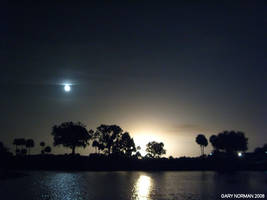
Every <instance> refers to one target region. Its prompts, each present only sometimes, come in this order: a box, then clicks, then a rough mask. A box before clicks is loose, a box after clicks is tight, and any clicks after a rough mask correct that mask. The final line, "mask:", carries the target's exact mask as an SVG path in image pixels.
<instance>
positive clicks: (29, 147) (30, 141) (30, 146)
mask: <svg viewBox="0 0 267 200" xmlns="http://www.w3.org/2000/svg"><path fill="white" fill-rule="evenodd" d="M26 147H27V148H28V152H29V154H30V153H31V148H33V147H34V140H33V139H28V140H27V141H26Z"/></svg>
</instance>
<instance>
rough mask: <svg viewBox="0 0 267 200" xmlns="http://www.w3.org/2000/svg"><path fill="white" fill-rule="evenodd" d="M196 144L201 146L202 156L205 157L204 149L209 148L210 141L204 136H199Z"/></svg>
mask: <svg viewBox="0 0 267 200" xmlns="http://www.w3.org/2000/svg"><path fill="white" fill-rule="evenodd" d="M196 143H197V144H198V145H199V146H200V152H201V156H203V155H204V148H205V147H206V146H208V140H207V138H206V137H205V135H203V134H199V135H198V136H197V137H196Z"/></svg>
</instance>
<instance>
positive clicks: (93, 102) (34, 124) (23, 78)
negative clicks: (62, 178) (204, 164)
mask: <svg viewBox="0 0 267 200" xmlns="http://www.w3.org/2000/svg"><path fill="white" fill-rule="evenodd" d="M61 2H62V1H61ZM126 2H127V1H124V3H121V2H118V1H114V2H113V3H111V2H108V1H106V2H103V3H91V4H89V3H87V4H84V3H76V4H74V3H72V4H71V3H67V2H64V3H42V4H41V3H35V4H29V3H28V4H26V3H13V4H9V5H8V8H7V9H3V10H2V14H1V15H2V20H1V29H0V31H1V32H0V34H1V35H0V36H1V60H2V61H1V65H0V67H1V74H0V78H1V79H0V89H1V98H0V109H1V115H0V123H1V124H0V125H1V133H0V140H1V141H3V142H4V143H5V144H6V145H7V146H9V147H11V146H12V145H11V144H12V140H13V139H14V138H15V137H25V138H33V139H34V140H35V141H36V143H38V144H39V142H40V141H42V140H44V141H46V142H47V143H48V144H52V137H51V136H50V133H51V127H52V126H53V125H54V124H58V123H61V122H64V121H70V120H72V121H81V122H83V123H84V124H86V125H87V127H88V129H89V128H92V129H95V128H96V127H97V126H98V125H100V124H101V123H107V124H114V123H115V124H118V125H120V126H121V127H122V128H123V129H124V130H125V131H129V132H130V134H131V135H132V136H134V138H135V139H136V143H137V144H138V145H141V146H142V147H143V146H144V144H145V143H147V142H148V141H150V140H156V141H162V142H164V143H165V146H166V148H167V152H168V155H173V156H183V155H187V156H195V155H198V154H199V147H198V146H197V144H196V143H195V137H196V135H197V134H198V133H203V134H206V136H207V137H209V136H210V135H211V134H214V133H218V132H220V131H223V130H241V131H244V132H245V133H246V136H247V137H248V138H249V150H253V149H254V148H255V147H256V146H261V145H263V144H264V143H266V142H267V136H266V134H267V123H266V121H267V92H266V86H267V57H266V53H267V40H266V36H267V28H266V25H267V14H266V13H267V4H266V1H221V3H219V1H216V3H215V1H213V3H212V1H209V2H208V1H206V2H205V1H203V2H202V3H199V2H198V1H184V2H183V1H180V3H170V2H171V1H169V3H168V1H164V3H163V1H162V3H155V2H154V1H139V2H137V1H128V2H127V3H126ZM130 2H131V3H130ZM66 82H68V83H71V84H72V90H71V92H69V93H66V92H64V90H63V86H62V84H63V83H66ZM208 149H209V150H210V149H211V146H210V145H209V148H208ZM35 151H36V152H37V151H39V147H37V148H36V150H35ZM57 152H63V151H62V149H60V148H54V153H57ZM80 152H81V153H84V154H85V153H86V154H87V153H88V152H89V150H85V151H83V150H80Z"/></svg>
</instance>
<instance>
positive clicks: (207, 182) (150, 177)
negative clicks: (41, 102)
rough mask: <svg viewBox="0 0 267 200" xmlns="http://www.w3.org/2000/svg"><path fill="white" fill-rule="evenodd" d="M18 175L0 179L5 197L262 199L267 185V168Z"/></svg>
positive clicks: (43, 199) (34, 199)
mask: <svg viewBox="0 0 267 200" xmlns="http://www.w3.org/2000/svg"><path fill="white" fill-rule="evenodd" d="M16 173H18V174H19V173H21V176H19V177H17V178H15V177H13V178H10V179H5V180H0V186H1V187H0V197H1V199H4V200H19V199H27V200H119V199H123V200H152V199H153V200H176V199H177V200H217V199H223V198H221V197H222V195H224V194H253V195H255V194H259V195H261V197H262V198H258V199H266V188H267V172H264V171H257V172H255V171H242V172H227V173H225V172H224V173H221V172H213V171H176V172H174V171H158V172H142V171H118V172H56V171H23V172H19V171H18V172H16ZM263 197H264V198H263ZM224 199H225V198H224ZM227 199H230V198H227ZM239 199H240V198H239ZM253 199H256V198H253Z"/></svg>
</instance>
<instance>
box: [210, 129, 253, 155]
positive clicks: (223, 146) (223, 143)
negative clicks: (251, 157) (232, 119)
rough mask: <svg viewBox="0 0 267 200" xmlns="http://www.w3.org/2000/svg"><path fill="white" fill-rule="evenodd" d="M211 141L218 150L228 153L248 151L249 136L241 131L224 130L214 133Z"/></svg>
mask: <svg viewBox="0 0 267 200" xmlns="http://www.w3.org/2000/svg"><path fill="white" fill-rule="evenodd" d="M210 142H211V144H212V146H213V147H214V148H215V149H216V150H222V151H225V152H227V153H235V152H237V151H246V150H247V149H248V138H246V137H245V134H244V133H243V132H241V131H223V132H222V133H219V134H218V135H217V136H216V135H212V136H211V137H210Z"/></svg>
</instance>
